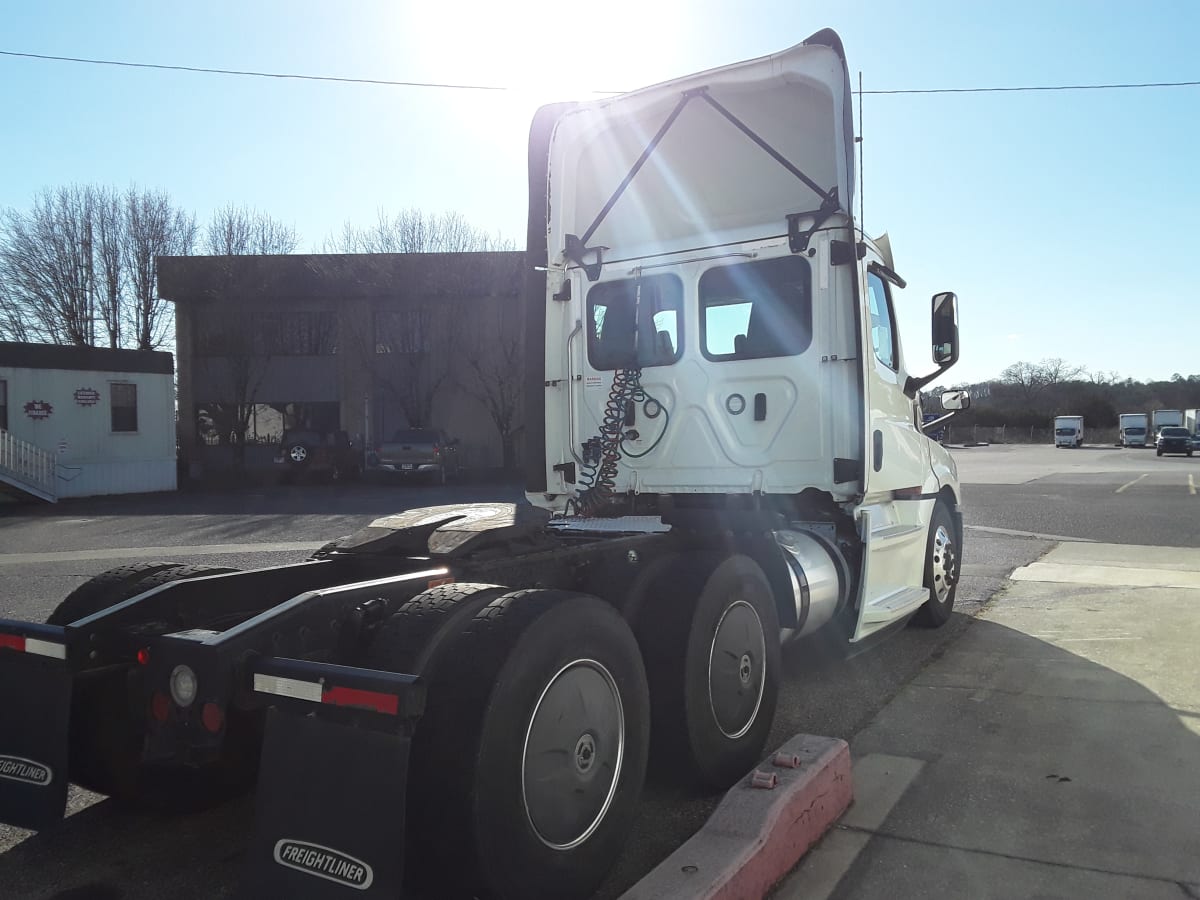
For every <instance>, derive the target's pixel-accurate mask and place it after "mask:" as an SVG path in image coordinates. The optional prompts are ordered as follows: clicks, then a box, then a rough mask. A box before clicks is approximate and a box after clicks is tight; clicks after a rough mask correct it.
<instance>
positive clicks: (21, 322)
mask: <svg viewBox="0 0 1200 900" xmlns="http://www.w3.org/2000/svg"><path fill="white" fill-rule="evenodd" d="M0 265H2V260H0ZM32 339H33V336H32V333H31V332H30V329H29V325H28V324H27V322H26V319H25V315H24V306H23V304H22V303H21V301H20V300H19V299H18V298H17V297H16V296H15V295H14V294H13V292H12V290H11V289H10V288H9V286H8V282H7V281H5V280H4V279H3V278H0V341H29V340H32Z"/></svg>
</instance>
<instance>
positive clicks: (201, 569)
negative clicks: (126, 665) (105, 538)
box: [47, 562, 258, 810]
mask: <svg viewBox="0 0 1200 900" xmlns="http://www.w3.org/2000/svg"><path fill="white" fill-rule="evenodd" d="M234 571H236V570H235V569H229V568H223V567H214V566H191V565H186V564H183V563H163V562H157V563H138V564H136V565H132V566H121V567H120V568H117V569H110V570H109V571H107V572H103V573H101V574H100V575H97V576H96V577H94V578H92V579H91V580H89V581H87V582H86V583H84V584H82V585H80V586H79V587H78V588H76V589H75V590H74V591H72V592H71V593H70V594H69V595H68V596H67V598H66V599H65V600H63V602H62V603H60V604H59V605H58V607H57V608H56V609H55V610H54V612H52V613H51V614H50V617H49V619H48V620H47V621H48V622H49V623H50V624H51V625H65V624H69V623H71V622H75V621H78V620H79V619H82V618H85V617H87V616H90V615H92V614H93V613H97V612H99V611H100V610H102V609H107V608H108V607H110V606H114V605H116V604H117V603H121V602H123V601H125V600H128V599H129V598H131V597H136V596H137V595H138V594H141V593H144V592H145V591H148V590H150V589H151V588H155V587H158V586H160V585H163V584H168V583H170V582H172V581H179V580H180V579H183V578H199V577H202V576H205V575H220V574H224V573H227V572H234ZM138 677H140V676H139V673H137V672H130V671H126V670H119V671H114V672H106V673H103V674H101V675H95V676H86V677H83V678H78V679H76V681H75V685H74V688H73V689H72V694H71V724H70V730H69V741H70V744H69V769H70V777H71V780H72V781H73V782H75V783H76V784H78V785H80V786H82V787H85V788H87V789H88V790H92V791H96V792H98V793H101V794H108V795H109V796H111V797H113V798H114V799H116V800H117V801H119V802H121V803H123V804H126V805H130V806H137V807H150V808H154V809H162V810H192V809H198V808H201V807H203V806H206V805H210V804H212V803H214V802H219V801H220V800H222V799H225V798H226V797H228V796H230V794H232V793H234V792H236V791H237V790H241V789H243V788H245V787H247V786H248V785H249V783H250V782H251V781H252V780H253V776H254V771H255V766H256V764H257V756H256V755H255V754H254V753H253V752H252V748H254V747H256V746H257V741H256V739H257V737H258V735H257V732H256V728H257V724H258V723H257V722H256V721H251V720H249V719H245V720H244V719H243V718H240V717H237V716H235V715H234V714H233V712H232V711H231V713H230V716H229V721H228V724H227V727H226V745H227V748H228V751H229V752H228V753H226V754H225V756H224V757H223V758H222V760H221V762H220V764H218V765H217V766H215V767H213V768H212V770H211V771H210V770H201V771H197V770H166V769H162V770H155V769H145V768H143V767H142V765H141V753H142V738H143V735H144V733H145V710H143V709H142V708H141V706H140V685H139V684H138V682H137V681H136V679H137V678H138Z"/></svg>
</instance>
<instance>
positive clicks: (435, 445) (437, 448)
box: [433, 444, 442, 456]
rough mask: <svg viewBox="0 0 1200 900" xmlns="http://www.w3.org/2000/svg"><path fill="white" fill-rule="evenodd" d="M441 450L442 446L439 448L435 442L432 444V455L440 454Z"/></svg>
mask: <svg viewBox="0 0 1200 900" xmlns="http://www.w3.org/2000/svg"><path fill="white" fill-rule="evenodd" d="M441 452H442V448H441V447H439V446H438V445H437V444H434V445H433V455H434V456H437V455H438V454H440V453H441Z"/></svg>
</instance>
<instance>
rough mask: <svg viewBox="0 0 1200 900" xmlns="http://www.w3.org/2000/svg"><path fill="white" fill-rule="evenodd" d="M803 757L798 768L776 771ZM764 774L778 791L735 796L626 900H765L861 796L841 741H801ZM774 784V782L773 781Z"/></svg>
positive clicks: (742, 785)
mask: <svg viewBox="0 0 1200 900" xmlns="http://www.w3.org/2000/svg"><path fill="white" fill-rule="evenodd" d="M779 755H784V756H786V757H792V756H794V757H797V758H798V759H799V762H800V765H799V767H798V768H786V767H782V766H777V765H774V764H773V760H775V759H776V758H777V756H779ZM759 770H761V771H762V772H769V773H772V774H774V775H775V776H777V778H778V784H777V785H776V786H775V787H774V788H773V789H769V790H766V789H762V788H755V787H752V786H751V780H752V776H747V777H746V778H744V779H742V781H740V782H739V783H738V784H737V785H735V786H734V787H732V788H730V789H729V792H728V793H726V795H725V798H724V799H723V800H722V801H721V803H720V805H719V806H718V807H717V808H716V810H715V811H714V812H713V814H712V815H711V816H710V817H709V819H708V821H707V822H706V823H705V824H704V827H703V828H701V829H700V830H699V831H698V832H697V833H696V834H695V835H693V836H692V837H691V838H690V839H689V840H688V841H687V843H685V844H684V845H683V846H682V847H680V848H679V849H678V850H676V851H675V852H674V853H672V854H671V855H670V856H668V857H667V858H666V859H665V860H663V861H662V862H661V863H659V865H658V866H657V867H656V868H655V869H654V870H653V871H652V872H650V874H649V875H647V876H646V877H645V878H643V879H642V880H641V881H639V882H638V883H637V884H635V885H634V886H633V887H632V888H630V889H629V890H628V891H627V892H626V893H625V894H623V895H622V898H621V900H746V898H751V897H763V896H765V895H766V893H767V892H768V891H769V890H770V889H771V887H772V886H773V885H774V884H775V883H776V882H777V881H779V879H781V878H782V877H783V876H784V875H786V874H787V873H788V872H789V871H791V869H792V868H793V867H794V866H795V865H796V862H797V861H798V860H799V859H800V857H801V856H803V855H804V853H805V852H806V851H807V850H808V848H809V847H811V846H812V845H813V844H815V843H816V842H817V841H818V840H819V839H820V837H821V836H822V835H823V834H824V833H825V832H826V831H828V830H829V828H830V827H831V826H832V825H833V823H834V822H836V821H837V819H838V817H839V816H841V814H842V813H843V812H845V811H846V807H848V806H849V805H850V801H851V799H853V795H854V791H853V785H852V782H851V776H850V748H849V747H848V746H847V745H846V742H845V741H841V740H837V739H836V738H827V737H816V736H814V735H809V734H798V735H796V736H795V737H793V738H792V739H791V740H789V741H788V742H787V743H786V744H784V745H783V746H782V747H780V748H779V751H778V753H774V754H772V755H771V756H769V757H768V758H767V760H766V762H764V763H763V764H762V765H761V766H759ZM767 780H769V779H767Z"/></svg>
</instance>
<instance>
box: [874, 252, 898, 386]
mask: <svg viewBox="0 0 1200 900" xmlns="http://www.w3.org/2000/svg"><path fill="white" fill-rule="evenodd" d="M867 294H868V295H869V297H870V303H871V345H872V346H873V347H874V348H875V358H876V359H878V360H879V361H880V362H881V363H883V364H884V365H885V366H887V367H888V368H889V369H893V370H894V369H896V367H897V364H898V362H897V359H896V356H897V354H896V328H895V325H894V320H893V319H892V304H891V300H890V298H889V297H888V290H887V285H886V284H884V282H883V279H882V278H880V277H879V276H878V275H876V274H875V273H873V272H872V273H869V274H868V275H867Z"/></svg>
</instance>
